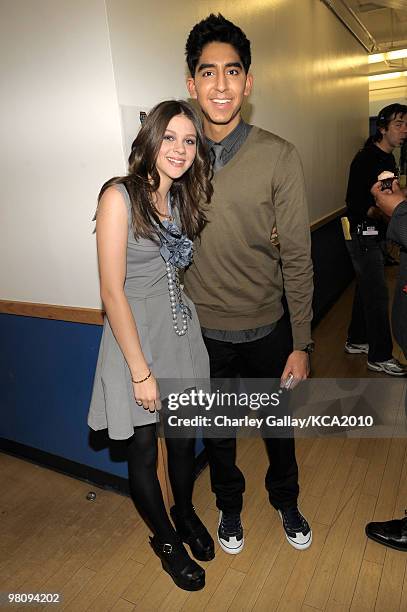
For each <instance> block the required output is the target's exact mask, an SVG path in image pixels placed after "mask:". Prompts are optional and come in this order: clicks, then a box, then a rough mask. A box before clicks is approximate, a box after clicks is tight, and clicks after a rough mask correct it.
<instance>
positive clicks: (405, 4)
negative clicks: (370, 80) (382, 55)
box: [343, 0, 407, 51]
mask: <svg viewBox="0 0 407 612" xmlns="http://www.w3.org/2000/svg"><path fill="white" fill-rule="evenodd" d="M343 4H347V5H348V6H349V8H351V9H352V10H353V11H354V12H355V13H356V15H357V16H358V17H359V19H360V20H361V21H362V23H363V24H364V26H365V27H366V28H367V29H368V30H369V32H370V34H371V35H372V36H373V38H374V39H375V41H376V43H377V50H380V51H387V50H388V49H392V48H400V47H407V0H374V1H373V2H372V1H370V0H345V1H344V2H343Z"/></svg>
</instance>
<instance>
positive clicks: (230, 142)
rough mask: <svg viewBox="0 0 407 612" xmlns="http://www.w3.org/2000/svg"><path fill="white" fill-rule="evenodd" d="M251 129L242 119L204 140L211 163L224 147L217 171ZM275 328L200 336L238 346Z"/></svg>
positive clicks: (209, 332)
mask: <svg viewBox="0 0 407 612" xmlns="http://www.w3.org/2000/svg"><path fill="white" fill-rule="evenodd" d="M252 127H253V126H252V125H249V124H248V123H245V122H244V121H243V119H241V120H240V123H239V124H238V125H237V126H236V127H235V129H234V130H232V132H230V134H228V135H227V136H226V137H225V138H224V139H223V140H221V141H220V142H219V143H216V142H215V141H214V140H211V139H210V138H207V139H206V142H207V145H208V149H209V154H210V156H211V159H212V161H213V153H212V145H214V144H221V145H222V146H223V147H224V149H223V151H222V155H221V158H220V163H221V165H220V167H219V168H218V171H219V170H220V169H221V168H223V166H225V165H226V164H227V163H228V162H230V160H231V159H232V158H233V157H234V156H235V155H236V153H237V152H238V150H239V149H240V147H241V146H242V144H243V143H244V142H245V140H246V138H247V137H248V135H249V133H250V130H251V129H252ZM275 326H276V323H271V324H270V325H264V326H262V327H256V328H254V329H238V330H224V329H208V328H207V327H202V334H203V335H204V336H205V337H206V338H210V339H211V340H220V341H221V342H232V343H233V344H238V343H241V342H253V341H254V340H260V338H264V337H265V336H267V335H268V334H269V333H270V332H272V331H273V329H274V328H275Z"/></svg>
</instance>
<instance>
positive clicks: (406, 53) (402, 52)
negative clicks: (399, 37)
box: [386, 49, 407, 60]
mask: <svg viewBox="0 0 407 612" xmlns="http://www.w3.org/2000/svg"><path fill="white" fill-rule="evenodd" d="M403 57H407V49H399V50H398V51H389V52H388V53H386V59H388V60H395V59H403Z"/></svg>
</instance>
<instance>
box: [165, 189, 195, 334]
mask: <svg viewBox="0 0 407 612" xmlns="http://www.w3.org/2000/svg"><path fill="white" fill-rule="evenodd" d="M168 213H169V214H168V215H163V216H165V217H166V218H167V219H166V220H164V221H162V225H163V227H164V228H165V230H166V231H165V234H164V233H163V231H160V232H159V237H160V241H161V248H160V253H161V256H162V257H163V259H164V261H165V269H166V274H167V284H168V293H169V297H170V306H171V315H172V326H173V328H174V331H175V333H176V334H177V336H184V335H185V334H186V333H187V329H188V317H189V318H192V313H191V310H190V308H189V307H188V306H187V305H186V304H185V303H184V301H183V299H182V293H181V286H180V281H179V268H184V267H185V266H187V265H189V264H190V263H191V261H192V241H191V240H189V238H188V237H187V236H185V235H184V234H182V233H181V231H180V229H179V228H178V226H177V225H176V224H175V223H174V217H173V215H172V210H171V201H170V196H169V195H168ZM179 313H181V320H182V326H181V327H179V325H178V315H179Z"/></svg>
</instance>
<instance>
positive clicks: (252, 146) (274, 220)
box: [184, 126, 313, 349]
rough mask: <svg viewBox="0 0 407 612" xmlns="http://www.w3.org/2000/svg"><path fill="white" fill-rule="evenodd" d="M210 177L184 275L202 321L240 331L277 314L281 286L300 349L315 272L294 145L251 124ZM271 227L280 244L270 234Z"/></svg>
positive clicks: (307, 333) (306, 338) (307, 331)
mask: <svg viewBox="0 0 407 612" xmlns="http://www.w3.org/2000/svg"><path fill="white" fill-rule="evenodd" d="M213 183H214V195H213V198H212V202H211V204H210V205H209V207H208V212H207V217H208V220H209V223H208V225H207V226H206V227H205V229H204V230H203V232H202V234H201V237H200V238H198V240H197V241H196V243H195V251H194V261H193V264H192V265H191V266H190V268H189V269H188V270H187V271H186V273H185V277H184V282H185V289H186V292H187V294H188V295H189V296H190V297H191V299H192V300H193V302H194V303H195V305H196V308H197V311H198V316H199V319H200V323H201V325H202V326H203V327H207V328H210V329H224V330H239V329H251V328H255V327H261V326H263V325H267V324H270V323H273V322H275V321H277V320H278V319H279V318H280V317H281V316H282V314H283V306H282V296H283V291H284V292H285V295H286V298H287V302H288V307H289V312H290V318H291V325H292V330H293V339H294V348H296V349H301V348H304V347H305V346H306V345H307V344H308V343H309V342H311V319H312V307H311V304H312V295H313V273H312V262H311V255H310V228H309V220H308V210H307V204H306V197H305V188H304V179H303V172H302V166H301V161H300V159H299V156H298V153H297V151H296V149H295V147H294V146H293V145H292V144H290V143H289V142H287V141H285V140H283V139H282V138H280V137H278V136H276V135H274V134H271V133H270V132H266V131H265V130H262V129H260V128H258V127H255V126H254V127H253V128H252V130H251V132H250V134H249V135H248V137H247V139H246V141H245V142H244V144H243V145H242V146H241V148H240V149H239V151H238V152H237V153H236V155H235V156H234V157H233V159H231V161H230V162H229V163H228V164H226V165H225V166H224V167H223V168H221V169H220V170H219V171H218V172H217V173H216V174H215V176H214V179H213ZM274 225H276V226H277V232H278V239H279V243H280V249H278V248H277V247H276V246H275V245H274V244H273V243H272V242H271V240H270V238H271V233H272V228H273V226H274ZM280 264H281V265H280Z"/></svg>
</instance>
